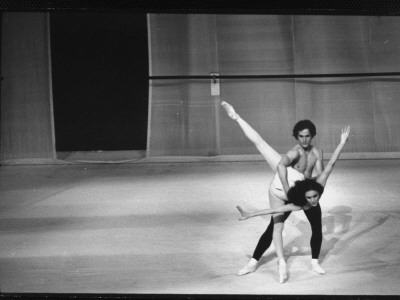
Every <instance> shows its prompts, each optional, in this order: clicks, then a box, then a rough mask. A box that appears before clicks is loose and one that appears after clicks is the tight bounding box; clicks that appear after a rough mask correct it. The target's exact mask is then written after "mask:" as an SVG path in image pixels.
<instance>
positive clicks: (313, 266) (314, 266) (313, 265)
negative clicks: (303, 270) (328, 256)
mask: <svg viewBox="0 0 400 300" xmlns="http://www.w3.org/2000/svg"><path fill="white" fill-rule="evenodd" d="M311 270H313V271H314V272H315V273H318V274H320V275H324V274H326V271H325V270H324V269H323V268H322V267H321V266H320V264H319V263H318V260H316V259H313V260H312V261H311Z"/></svg>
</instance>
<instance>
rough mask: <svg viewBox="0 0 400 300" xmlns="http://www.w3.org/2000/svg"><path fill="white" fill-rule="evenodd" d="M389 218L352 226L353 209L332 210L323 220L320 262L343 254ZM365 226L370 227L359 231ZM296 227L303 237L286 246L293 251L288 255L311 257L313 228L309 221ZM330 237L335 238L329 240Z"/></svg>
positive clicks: (338, 207) (304, 221)
mask: <svg viewBox="0 0 400 300" xmlns="http://www.w3.org/2000/svg"><path fill="white" fill-rule="evenodd" d="M388 218H389V216H384V217H380V218H378V219H377V220H376V222H374V223H373V224H371V221H369V222H355V223H354V225H353V226H351V221H352V219H353V216H352V209H351V207H349V206H336V207H334V208H332V209H330V210H329V211H328V212H327V213H326V216H324V217H323V218H322V227H323V229H324V227H325V230H323V241H322V247H321V252H320V256H319V260H320V261H324V260H325V259H326V258H328V257H329V256H330V255H332V254H340V253H342V252H343V251H345V250H346V249H348V248H349V247H350V246H351V245H352V243H353V242H354V241H355V240H357V239H358V238H360V237H361V236H363V235H365V234H367V233H368V232H370V231H372V230H373V229H375V228H377V227H379V226H381V225H382V224H383V223H384V222H386V221H387V219H388ZM363 224H367V225H368V226H367V227H366V228H362V229H358V227H360V226H362V225H363ZM296 227H297V228H298V230H299V231H300V232H301V235H299V236H298V237H297V238H295V239H294V240H292V241H291V242H289V243H288V244H287V245H286V246H285V248H286V249H288V250H289V249H291V251H290V252H289V253H288V255H289V256H300V255H310V254H311V249H310V238H311V227H310V224H309V222H308V220H302V221H301V222H299V223H298V224H296ZM305 235H306V236H307V238H306V237H305ZM329 235H334V236H333V237H331V238H327V236H329ZM339 244H340V245H339Z"/></svg>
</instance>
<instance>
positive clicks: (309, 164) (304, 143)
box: [221, 102, 325, 283]
mask: <svg viewBox="0 0 400 300" xmlns="http://www.w3.org/2000/svg"><path fill="white" fill-rule="evenodd" d="M221 105H222V106H223V107H224V108H225V110H226V111H227V113H228V115H229V116H230V117H231V118H232V119H234V120H236V121H237V122H238V124H239V125H240V127H241V128H242V130H243V131H244V133H245V134H246V136H247V137H248V138H249V139H250V140H251V141H252V142H253V143H254V144H255V145H256V147H257V148H258V150H259V151H260V152H261V154H263V155H264V152H267V151H268V152H269V150H268V147H267V146H266V145H265V142H264V141H263V140H262V138H261V137H260V136H259V134H258V133H257V132H256V131H255V130H254V129H253V128H252V127H251V126H250V125H249V124H247V122H246V121H244V120H243V119H241V118H240V116H239V115H238V114H237V113H236V112H235V111H234V110H233V108H232V106H230V105H229V104H228V103H226V102H222V103H221ZM315 135H316V128H315V125H314V124H313V123H312V122H311V121H309V120H303V121H299V122H298V123H297V124H296V125H295V126H294V128H293V136H294V137H295V138H296V140H297V145H296V146H294V147H293V148H292V149H291V150H289V151H288V152H287V153H286V154H285V155H284V156H283V157H282V158H280V156H279V158H277V159H279V160H280V161H279V163H277V162H274V161H268V159H267V162H268V163H269V164H270V166H271V167H272V169H273V170H275V169H276V170H277V171H276V173H275V176H274V179H273V180H272V182H271V185H270V188H269V199H270V206H271V207H272V208H277V207H280V206H282V205H284V204H285V201H287V196H286V193H287V191H288V190H289V187H290V184H289V182H288V178H287V173H288V171H290V168H289V169H288V167H291V168H293V169H296V170H297V171H298V172H300V173H302V174H303V175H304V177H311V176H312V172H313V170H314V167H315V171H316V173H317V174H319V173H321V172H322V170H323V163H322V158H323V157H322V151H321V150H320V149H318V148H317V147H315V146H312V145H311V141H312V139H313V137H314V136H315ZM268 156H270V155H264V157H265V158H267V157H268ZM275 160H276V159H275ZM298 179H300V180H301V179H304V178H298ZM292 183H293V182H292ZM305 213H306V216H307V218H308V219H309V221H310V224H311V227H312V232H313V234H312V237H311V249H312V270H314V271H315V272H317V273H319V274H325V270H323V269H322V268H321V266H320V265H319V264H318V256H319V252H320V249H321V243H322V224H321V208H320V206H319V205H318V206H316V207H313V208H311V209H309V210H307V211H305ZM289 215H290V212H288V213H285V214H282V213H281V214H275V215H274V216H273V218H271V222H270V224H269V226H268V228H267V230H266V231H265V233H264V234H263V235H262V236H261V238H260V240H259V242H258V244H257V247H256V249H255V251H254V254H253V257H252V259H251V260H250V261H249V263H248V264H247V265H246V266H245V267H244V268H242V269H241V270H240V271H239V272H238V273H237V275H240V276H241V275H245V274H248V273H251V272H254V271H255V270H256V268H257V263H258V260H259V259H260V258H261V256H262V255H263V254H264V252H265V251H266V250H267V249H268V247H269V246H270V244H271V239H273V240H274V244H275V248H276V252H277V255H278V258H279V277H280V280H279V281H280V282H281V283H283V282H285V281H286V279H287V270H286V262H285V259H284V255H283V241H282V230H283V224H284V221H285V220H286V219H287V217H288V216H289Z"/></svg>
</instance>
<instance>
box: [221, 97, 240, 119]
mask: <svg viewBox="0 0 400 300" xmlns="http://www.w3.org/2000/svg"><path fill="white" fill-rule="evenodd" d="M221 105H222V107H223V108H224V109H225V111H226V113H227V114H228V116H229V117H230V118H231V119H233V120H236V119H237V118H238V117H239V115H238V114H237V113H236V111H235V110H234V109H233V107H232V105H230V104H229V103H228V102H225V101H222V102H221Z"/></svg>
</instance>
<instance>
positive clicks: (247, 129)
mask: <svg viewBox="0 0 400 300" xmlns="http://www.w3.org/2000/svg"><path fill="white" fill-rule="evenodd" d="M221 105H222V107H223V108H224V109H225V111H226V112H227V114H228V116H229V117H230V118H231V119H233V120H235V121H237V122H238V124H239V126H240V127H241V128H242V130H243V132H244V134H245V135H246V136H247V137H248V139H249V140H250V141H252V142H253V143H254V145H255V146H256V147H257V149H258V151H260V153H261V154H262V155H263V156H264V158H265V160H266V161H267V163H268V164H269V166H270V167H271V169H272V170H273V171H276V169H277V166H278V163H279V162H280V160H281V158H282V156H281V155H280V154H279V153H278V152H276V151H275V150H274V149H273V148H272V147H271V146H270V145H268V143H267V142H266V141H264V140H263V138H262V137H261V136H260V135H259V134H258V132H257V131H255V130H254V129H253V128H252V127H251V126H250V125H249V124H248V123H247V122H246V121H245V120H243V119H242V118H241V117H240V116H239V114H237V113H236V112H235V110H234V109H233V107H232V105H230V104H229V103H227V102H225V101H222V102H221Z"/></svg>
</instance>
